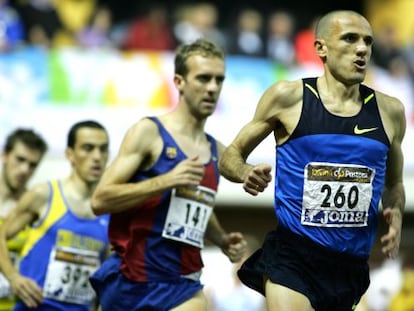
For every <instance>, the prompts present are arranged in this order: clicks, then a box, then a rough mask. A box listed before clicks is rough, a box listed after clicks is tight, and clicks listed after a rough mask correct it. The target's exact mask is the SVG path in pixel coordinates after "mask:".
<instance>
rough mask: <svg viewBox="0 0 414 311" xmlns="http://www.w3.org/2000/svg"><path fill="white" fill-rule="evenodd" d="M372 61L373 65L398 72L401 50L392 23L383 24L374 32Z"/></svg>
mask: <svg viewBox="0 0 414 311" xmlns="http://www.w3.org/2000/svg"><path fill="white" fill-rule="evenodd" d="M372 61H373V63H374V64H375V65H377V66H379V67H381V68H383V69H385V70H388V71H390V72H391V73H395V74H398V73H399V72H400V69H402V68H401V67H399V65H400V64H401V61H402V50H401V48H400V46H399V43H398V40H397V32H396V29H395V28H394V26H393V25H391V24H388V25H384V26H383V27H382V29H380V30H379V32H377V33H376V36H375V43H374V45H373V47H372Z"/></svg>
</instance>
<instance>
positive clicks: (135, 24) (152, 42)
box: [123, 1, 175, 51]
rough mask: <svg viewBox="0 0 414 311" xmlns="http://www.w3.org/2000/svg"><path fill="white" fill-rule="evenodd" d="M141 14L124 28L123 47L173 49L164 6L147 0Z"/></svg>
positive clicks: (172, 38) (157, 49) (173, 45)
mask: <svg viewBox="0 0 414 311" xmlns="http://www.w3.org/2000/svg"><path fill="white" fill-rule="evenodd" d="M147 5H148V7H147V8H146V10H145V12H144V14H143V15H142V16H137V17H136V19H135V20H133V21H132V22H131V24H130V26H129V27H128V28H127V29H126V33H125V42H124V44H123V48H125V49H128V50H130V49H145V50H155V51H162V50H173V49H174V48H175V44H174V37H173V35H172V31H171V27H170V24H169V21H168V14H167V10H166V8H165V6H164V5H163V4H161V3H159V2H154V1H151V2H148V3H147Z"/></svg>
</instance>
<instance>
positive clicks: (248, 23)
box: [227, 8, 265, 57]
mask: <svg viewBox="0 0 414 311" xmlns="http://www.w3.org/2000/svg"><path fill="white" fill-rule="evenodd" d="M227 42H228V43H227V48H228V53H229V54H233V55H245V56H256V57H264V56H265V44H264V40H263V16H262V15H261V14H260V12H258V11H256V10H254V9H250V8H245V9H241V10H240V11H239V13H238V15H237V22H236V24H235V25H232V27H231V29H230V30H229V32H228V35H227Z"/></svg>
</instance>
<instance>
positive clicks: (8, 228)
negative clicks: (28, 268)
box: [3, 184, 49, 238]
mask: <svg viewBox="0 0 414 311" xmlns="http://www.w3.org/2000/svg"><path fill="white" fill-rule="evenodd" d="M48 196H49V187H48V185H47V184H45V185H40V186H37V187H36V188H35V189H33V190H30V191H27V192H25V193H24V194H23V196H22V197H21V198H20V200H19V202H18V204H17V206H16V208H15V209H14V210H12V211H11V212H10V214H9V215H8V216H7V218H6V219H5V220H4V223H3V226H4V230H5V234H6V237H7V238H11V237H14V236H15V235H16V234H17V233H18V232H20V231H21V230H23V229H24V228H25V227H26V226H28V225H30V224H32V223H33V222H34V221H36V220H37V219H38V218H39V215H40V214H41V212H42V209H43V208H44V207H45V206H46V204H47V201H48Z"/></svg>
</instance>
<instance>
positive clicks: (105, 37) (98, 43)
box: [77, 6, 112, 48]
mask: <svg viewBox="0 0 414 311" xmlns="http://www.w3.org/2000/svg"><path fill="white" fill-rule="evenodd" d="M111 25H112V15H111V11H109V9H108V8H107V7H105V6H99V7H98V8H97V9H96V11H95V13H94V14H93V16H92V19H91V21H90V23H89V25H88V26H87V27H86V28H85V29H83V30H82V31H80V32H79V33H78V35H77V39H78V43H79V45H80V46H82V47H85V48H96V47H110V46H111V45H112V44H111V39H110V30H111Z"/></svg>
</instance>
